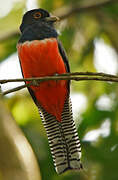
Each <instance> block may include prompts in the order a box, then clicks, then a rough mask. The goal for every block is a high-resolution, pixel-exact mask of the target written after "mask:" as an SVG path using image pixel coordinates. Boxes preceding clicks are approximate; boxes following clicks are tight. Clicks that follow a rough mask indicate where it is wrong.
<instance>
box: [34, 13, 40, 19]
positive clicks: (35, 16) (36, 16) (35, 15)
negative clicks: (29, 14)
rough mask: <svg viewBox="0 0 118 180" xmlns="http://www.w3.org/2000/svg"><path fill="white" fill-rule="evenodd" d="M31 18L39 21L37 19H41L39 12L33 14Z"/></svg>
mask: <svg viewBox="0 0 118 180" xmlns="http://www.w3.org/2000/svg"><path fill="white" fill-rule="evenodd" d="M33 16H34V18H35V19H39V18H41V16H42V14H41V13H40V12H36V13H34V14H33Z"/></svg>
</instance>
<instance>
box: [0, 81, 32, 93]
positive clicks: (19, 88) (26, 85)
mask: <svg viewBox="0 0 118 180" xmlns="http://www.w3.org/2000/svg"><path fill="white" fill-rule="evenodd" d="M31 84H32V83H29V84H24V85H22V86H18V87H16V88H13V89H10V90H7V91H4V92H3V93H1V94H2V95H6V94H9V93H12V92H15V91H19V90H21V89H24V88H26V87H29V86H31Z"/></svg>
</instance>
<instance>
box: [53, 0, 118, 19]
mask: <svg viewBox="0 0 118 180" xmlns="http://www.w3.org/2000/svg"><path fill="white" fill-rule="evenodd" d="M115 2H118V0H105V1H103V2H98V3H93V4H89V5H81V6H80V5H79V6H76V7H73V8H71V9H70V10H68V11H66V12H65V13H64V14H61V15H59V18H60V19H61V20H62V19H65V18H67V17H69V16H72V15H74V14H76V13H84V12H88V11H92V10H96V9H98V8H102V7H105V6H107V5H111V4H112V3H115ZM60 12H61V10H60ZM55 14H56V12H55Z"/></svg>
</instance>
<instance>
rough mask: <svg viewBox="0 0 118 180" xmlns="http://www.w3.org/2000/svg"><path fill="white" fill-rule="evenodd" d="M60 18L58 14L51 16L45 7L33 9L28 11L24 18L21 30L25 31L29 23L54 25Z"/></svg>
mask: <svg viewBox="0 0 118 180" xmlns="http://www.w3.org/2000/svg"><path fill="white" fill-rule="evenodd" d="M58 20H59V18H58V17H56V16H51V15H50V14H49V13H48V12H47V11H46V10H44V9H41V8H40V9H33V10H30V11H27V12H26V13H25V14H24V16H23V20H22V24H21V26H20V30H21V32H23V31H24V30H25V29H26V28H27V27H28V26H29V25H32V24H35V23H40V24H47V25H49V26H53V24H54V22H56V21H58Z"/></svg>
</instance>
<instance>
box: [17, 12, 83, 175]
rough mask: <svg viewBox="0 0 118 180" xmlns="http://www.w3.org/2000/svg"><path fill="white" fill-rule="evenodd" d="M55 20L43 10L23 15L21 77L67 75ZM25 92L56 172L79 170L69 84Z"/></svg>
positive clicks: (45, 84)
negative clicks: (43, 132) (41, 126)
mask: <svg viewBox="0 0 118 180" xmlns="http://www.w3.org/2000/svg"><path fill="white" fill-rule="evenodd" d="M57 20H58V18H57V17H55V16H51V15H50V14H49V13H48V12H47V11H46V10H43V9H33V10H30V11H28V12H26V13H25V14H24V16H23V20H22V24H21V26H20V31H21V37H20V40H19V42H18V45H17V49H18V56H19V60H20V65H21V69H22V74H23V77H24V78H31V77H45V76H53V75H55V74H62V73H67V72H70V68H69V64H68V59H67V56H66V54H65V51H64V49H63V47H62V45H61V43H60V41H59V40H58V33H57V31H56V30H55V28H54V22H56V21H57ZM26 83H29V82H28V81H27V82H26ZM28 90H29V92H30V94H31V96H32V98H33V100H34V102H35V104H36V105H37V107H38V109H39V111H40V115H41V118H42V122H43V124H44V127H45V129H46V132H47V136H48V140H49V146H50V149H51V154H52V157H53V162H54V166H55V169H56V171H57V173H58V174H60V173H63V172H65V171H66V170H69V169H81V168H82V164H81V161H80V158H81V147H80V141H79V138H78V134H77V131H76V127H75V123H74V121H73V115H72V105H71V100H70V81H67V80H49V81H45V82H41V83H40V85H39V86H33V85H32V86H30V87H28Z"/></svg>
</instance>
